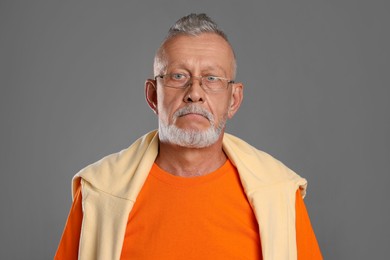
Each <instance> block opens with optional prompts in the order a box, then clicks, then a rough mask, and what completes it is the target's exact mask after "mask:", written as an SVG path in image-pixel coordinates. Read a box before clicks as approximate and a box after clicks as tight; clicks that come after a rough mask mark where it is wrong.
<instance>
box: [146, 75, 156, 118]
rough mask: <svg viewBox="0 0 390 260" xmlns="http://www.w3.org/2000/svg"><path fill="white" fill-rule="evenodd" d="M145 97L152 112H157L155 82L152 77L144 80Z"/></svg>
mask: <svg viewBox="0 0 390 260" xmlns="http://www.w3.org/2000/svg"><path fill="white" fill-rule="evenodd" d="M145 99H146V102H147V103H148V105H149V107H150V108H151V109H152V110H153V112H154V113H156V114H158V111H157V83H156V81H155V80H153V79H147V80H146V81H145Z"/></svg>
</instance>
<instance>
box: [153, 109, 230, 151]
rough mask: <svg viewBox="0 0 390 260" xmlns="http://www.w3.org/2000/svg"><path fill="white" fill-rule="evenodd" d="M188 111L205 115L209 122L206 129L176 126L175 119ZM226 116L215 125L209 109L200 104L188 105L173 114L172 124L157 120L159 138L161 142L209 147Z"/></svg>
mask: <svg viewBox="0 0 390 260" xmlns="http://www.w3.org/2000/svg"><path fill="white" fill-rule="evenodd" d="M189 113H196V114H200V115H202V116H204V117H206V118H207V119H208V120H209V122H210V127H209V128H208V129H207V130H186V129H181V128H178V127H177V126H176V125H175V121H176V119H177V118H178V117H180V116H183V115H186V114H189ZM226 118H227V115H225V116H224V117H223V118H222V120H221V121H220V122H219V124H218V126H215V120H214V116H213V115H212V114H211V113H210V112H209V111H207V110H206V109H204V108H202V107H200V106H196V105H189V106H186V107H183V108H181V109H179V110H178V111H176V112H175V113H174V114H173V124H171V125H168V124H166V123H165V122H163V121H162V120H161V119H160V120H159V138H160V141H162V142H167V143H171V144H176V145H179V146H183V147H188V148H205V147H209V146H211V145H212V144H214V143H215V142H217V140H218V139H219V136H220V135H221V133H222V130H223V129H224V127H225V124H226Z"/></svg>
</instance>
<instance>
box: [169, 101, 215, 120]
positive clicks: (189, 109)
mask: <svg viewBox="0 0 390 260" xmlns="http://www.w3.org/2000/svg"><path fill="white" fill-rule="evenodd" d="M188 114H198V115H201V116H204V117H205V118H207V119H208V120H209V121H210V122H211V123H214V116H213V114H211V113H210V112H209V111H208V110H207V109H205V108H203V107H201V106H198V105H188V106H185V107H183V108H180V109H179V110H177V111H176V112H175V113H174V114H173V118H174V119H175V120H176V119H177V118H178V117H181V116H185V115H188Z"/></svg>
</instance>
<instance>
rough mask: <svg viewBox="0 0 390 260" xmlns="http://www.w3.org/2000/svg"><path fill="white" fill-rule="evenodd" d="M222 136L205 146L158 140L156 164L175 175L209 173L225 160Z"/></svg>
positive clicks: (184, 175)
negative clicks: (175, 143)
mask: <svg viewBox="0 0 390 260" xmlns="http://www.w3.org/2000/svg"><path fill="white" fill-rule="evenodd" d="M226 159H227V156H226V155H225V153H224V152H223V150H222V138H220V140H218V141H217V142H216V143H215V144H213V145H211V146H209V147H206V148H188V147H181V146H178V145H173V144H169V143H162V142H160V147H159V154H158V156H157V158H156V163H157V165H158V166H159V167H160V168H161V169H163V170H164V171H166V172H169V173H170V174H172V175H175V176H182V177H195V176H202V175H206V174H208V173H211V172H213V171H215V170H217V169H218V168H220V167H221V166H222V165H223V164H224V163H225V162H226Z"/></svg>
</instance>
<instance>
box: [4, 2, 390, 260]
mask: <svg viewBox="0 0 390 260" xmlns="http://www.w3.org/2000/svg"><path fill="white" fill-rule="evenodd" d="M190 12H207V13H208V14H209V15H210V16H211V17H213V18H214V19H215V20H216V21H217V22H218V24H219V25H220V26H221V27H222V28H223V29H224V30H225V31H226V32H227V34H228V35H229V36H230V40H231V42H232V44H233V46H234V47H235V51H236V54H237V57H238V68H239V69H238V76H237V79H238V80H240V81H242V82H244V84H245V86H246V88H245V97H244V104H243V106H242V108H241V110H240V111H239V113H238V114H237V115H236V117H235V118H234V119H233V120H232V121H231V122H230V124H229V126H228V131H229V132H231V133H234V134H236V135H238V136H239V137H241V138H243V139H245V140H247V141H248V142H250V143H251V144H253V145H255V146H256V147H258V148H260V149H262V150H265V151H267V152H268V153H270V154H272V155H274V156H275V157H277V158H279V159H280V160H282V161H283V162H284V163H285V164H287V165H288V166H289V167H290V168H292V169H293V170H295V171H296V172H298V173H299V174H301V175H302V176H304V177H306V178H307V179H308V181H309V193H308V197H307V198H306V203H307V207H308V210H309V213H310V216H311V219H312V224H313V227H314V229H315V232H316V234H317V238H318V240H319V243H320V246H321V248H322V252H323V254H324V257H325V259H385V258H387V257H386V256H388V249H389V244H390V243H389V242H390V241H389V234H390V225H389V223H388V221H389V219H390V206H389V205H390V203H389V202H388V199H389V197H390V196H389V195H390V192H389V189H388V186H389V184H390V180H389V173H390V171H389V168H388V162H389V159H390V148H389V147H390V138H389V132H390V116H389V111H390V102H389V97H390V90H389V87H390V86H389V74H390V73H389V72H390V68H389V67H390V66H389V60H390V57H389V46H390V37H389V22H390V18H389V2H388V1H343V0H339V1H316V0H314V1H313V0H306V1H304V0H299V1H288V0H286V1H232V0H229V1H222V0H220V1H210V0H208V1H204V0H197V1H183V0H175V1H169V2H164V1H142V2H141V1H140V2H137V1H132V2H130V1H106V2H103V1H90V2H86V1H74V2H70V1H62V2H58V1H4V0H2V1H0V32H1V33H0V73H1V77H0V85H1V93H0V108H1V109H0V116H1V118H0V119H1V135H0V141H1V146H0V147H1V148H0V149H1V150H0V151H1V154H0V155H1V156H0V160H1V161H0V172H1V184H0V185H1V187H0V202H1V204H0V205H1V217H0V218H1V221H0V239H1V243H0V247H1V249H0V259H51V258H52V256H53V254H54V252H55V250H56V247H57V244H58V242H59V240H60V236H61V233H62V229H63V227H64V224H65V220H66V217H67V214H68V210H69V207H70V205H71V197H70V181H71V178H72V176H73V175H74V174H75V173H76V172H77V171H78V170H79V169H81V168H83V167H84V166H86V165H87V164H89V163H92V162H94V161H96V160H98V159H100V158H101V157H103V156H104V155H107V154H109V153H113V152H116V151H119V150H121V149H123V148H125V147H127V146H128V145H129V144H130V143H131V142H132V141H134V140H135V139H136V138H137V137H139V136H140V135H142V134H144V133H145V132H146V131H149V130H151V129H153V128H155V127H156V126H157V123H156V119H155V116H154V114H153V113H152V112H151V110H150V109H149V108H148V107H147V105H146V102H145V101H144V97H143V91H144V90H143V83H144V80H145V79H146V78H148V77H151V76H152V59H153V55H154V52H155V50H156V48H157V47H158V46H159V44H160V42H161V40H162V39H163V37H164V35H165V33H166V31H167V30H168V28H169V26H170V25H171V24H172V23H173V22H174V21H176V19H178V18H179V17H181V16H183V15H186V14H188V13H190Z"/></svg>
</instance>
